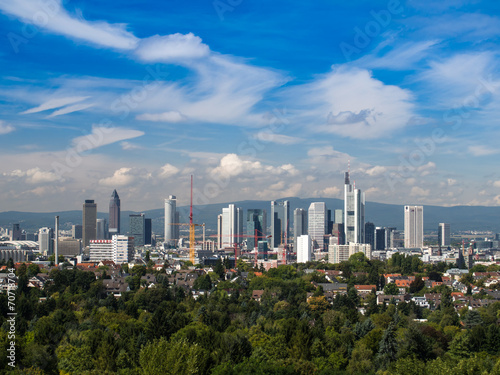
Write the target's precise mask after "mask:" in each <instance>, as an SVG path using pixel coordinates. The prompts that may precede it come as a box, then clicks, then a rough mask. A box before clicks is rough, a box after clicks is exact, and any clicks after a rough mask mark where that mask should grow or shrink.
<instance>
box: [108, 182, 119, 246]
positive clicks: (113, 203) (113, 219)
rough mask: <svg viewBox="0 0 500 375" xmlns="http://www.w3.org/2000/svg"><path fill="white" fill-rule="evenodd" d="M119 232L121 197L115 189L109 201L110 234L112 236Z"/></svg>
mask: <svg viewBox="0 0 500 375" xmlns="http://www.w3.org/2000/svg"><path fill="white" fill-rule="evenodd" d="M118 233H120V197H119V196H118V193H117V192H116V189H115V190H113V193H112V194H111V199H110V201H109V234H110V235H111V236H112V235H113V234H118Z"/></svg>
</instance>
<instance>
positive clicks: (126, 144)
mask: <svg viewBox="0 0 500 375" xmlns="http://www.w3.org/2000/svg"><path fill="white" fill-rule="evenodd" d="M120 146H122V150H141V149H142V147H141V146H138V145H135V144H133V143H130V142H121V143H120Z"/></svg>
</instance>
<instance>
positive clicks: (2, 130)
mask: <svg viewBox="0 0 500 375" xmlns="http://www.w3.org/2000/svg"><path fill="white" fill-rule="evenodd" d="M14 130H15V128H14V127H13V126H12V125H9V124H6V123H5V122H4V121H2V120H0V134H7V133H10V132H13V131H14Z"/></svg>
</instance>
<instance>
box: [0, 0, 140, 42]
mask: <svg viewBox="0 0 500 375" xmlns="http://www.w3.org/2000/svg"><path fill="white" fill-rule="evenodd" d="M0 10H2V12H3V13H6V14H9V15H13V16H16V17H19V18H20V19H22V20H23V21H24V22H26V23H30V24H34V25H35V27H36V28H43V29H47V30H50V31H52V32H54V33H56V34H60V35H64V36H67V37H70V38H74V39H79V40H83V41H87V42H90V43H93V44H96V45H98V46H103V47H111V48H116V49H121V50H130V49H133V48H135V46H136V44H137V38H136V37H135V36H134V35H133V34H131V33H130V32H128V31H126V30H125V25H123V24H114V25H111V24H109V23H107V22H103V21H93V22H92V21H86V20H84V19H82V18H76V17H74V16H72V15H70V14H69V13H68V12H67V11H66V10H65V9H64V7H63V6H62V4H61V0H53V1H51V2H43V1H30V0H16V1H10V0H0Z"/></svg>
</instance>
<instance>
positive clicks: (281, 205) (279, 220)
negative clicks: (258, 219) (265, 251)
mask: <svg viewBox="0 0 500 375" xmlns="http://www.w3.org/2000/svg"><path fill="white" fill-rule="evenodd" d="M271 236H272V237H271V239H270V243H271V244H272V245H273V246H272V247H278V246H279V245H280V244H285V243H288V237H289V236H290V202H289V201H279V202H277V201H271Z"/></svg>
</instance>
